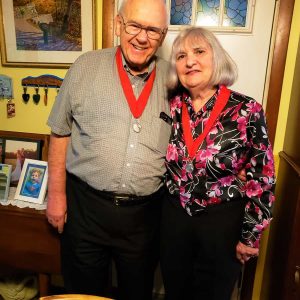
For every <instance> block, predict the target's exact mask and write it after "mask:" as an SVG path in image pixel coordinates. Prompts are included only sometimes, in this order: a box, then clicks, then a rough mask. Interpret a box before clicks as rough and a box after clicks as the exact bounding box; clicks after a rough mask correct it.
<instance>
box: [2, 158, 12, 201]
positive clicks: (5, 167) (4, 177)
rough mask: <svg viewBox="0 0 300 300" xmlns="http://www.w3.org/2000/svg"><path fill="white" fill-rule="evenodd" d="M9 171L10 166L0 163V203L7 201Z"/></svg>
mask: <svg viewBox="0 0 300 300" xmlns="http://www.w3.org/2000/svg"><path fill="white" fill-rule="evenodd" d="M11 169H12V166H11V165H7V164H1V163H0V201H3V200H4V201H7V199H8V195H9V187H10V175H11Z"/></svg>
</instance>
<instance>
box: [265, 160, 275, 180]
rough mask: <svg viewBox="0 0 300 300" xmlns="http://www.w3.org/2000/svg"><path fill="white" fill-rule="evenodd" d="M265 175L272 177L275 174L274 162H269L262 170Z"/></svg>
mask: <svg viewBox="0 0 300 300" xmlns="http://www.w3.org/2000/svg"><path fill="white" fill-rule="evenodd" d="M262 173H263V175H265V176H268V177H272V176H273V175H274V169H273V164H272V163H270V162H268V164H267V165H264V166H263V170H262Z"/></svg>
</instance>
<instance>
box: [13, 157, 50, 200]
mask: <svg viewBox="0 0 300 300" xmlns="http://www.w3.org/2000/svg"><path fill="white" fill-rule="evenodd" d="M47 183H48V163H47V162H46V161H42V160H35V159H25V161H24V166H23V168H22V173H21V176H20V180H19V183H18V186H17V190H16V194H15V197H14V198H15V200H22V201H27V202H32V203H36V204H42V203H43V202H44V199H45V195H46V190H47Z"/></svg>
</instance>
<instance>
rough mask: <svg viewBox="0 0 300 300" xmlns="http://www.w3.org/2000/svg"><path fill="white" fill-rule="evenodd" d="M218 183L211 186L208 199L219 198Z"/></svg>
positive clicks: (220, 193)
mask: <svg viewBox="0 0 300 300" xmlns="http://www.w3.org/2000/svg"><path fill="white" fill-rule="evenodd" d="M221 195H222V192H221V190H220V181H218V182H217V183H214V184H212V185H211V188H210V193H209V197H214V196H221Z"/></svg>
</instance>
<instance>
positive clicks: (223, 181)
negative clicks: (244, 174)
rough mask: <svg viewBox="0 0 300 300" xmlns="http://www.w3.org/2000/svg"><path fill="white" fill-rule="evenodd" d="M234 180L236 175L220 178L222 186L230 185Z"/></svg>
mask: <svg viewBox="0 0 300 300" xmlns="http://www.w3.org/2000/svg"><path fill="white" fill-rule="evenodd" d="M233 180H234V176H232V175H230V176H226V177H222V178H220V179H219V182H221V186H230V185H231V183H232V182H233Z"/></svg>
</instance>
